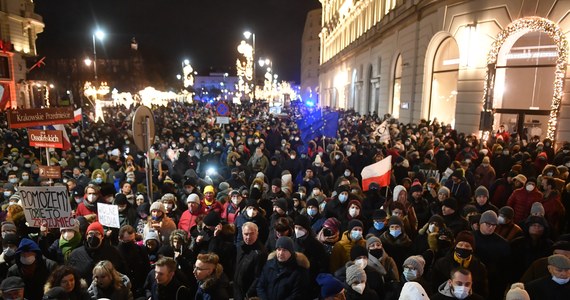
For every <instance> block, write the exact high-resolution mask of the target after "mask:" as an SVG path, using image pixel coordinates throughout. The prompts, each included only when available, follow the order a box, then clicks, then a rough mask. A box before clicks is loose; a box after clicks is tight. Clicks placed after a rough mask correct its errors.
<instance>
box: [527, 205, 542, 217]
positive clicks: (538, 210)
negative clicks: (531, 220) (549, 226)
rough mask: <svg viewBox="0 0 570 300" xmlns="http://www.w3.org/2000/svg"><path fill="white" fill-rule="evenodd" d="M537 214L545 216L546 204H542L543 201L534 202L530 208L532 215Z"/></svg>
mask: <svg viewBox="0 0 570 300" xmlns="http://www.w3.org/2000/svg"><path fill="white" fill-rule="evenodd" d="M535 214H539V215H541V216H544V206H542V203H540V202H534V203H533V204H532V207H531V208H530V215H531V216H532V215H535Z"/></svg>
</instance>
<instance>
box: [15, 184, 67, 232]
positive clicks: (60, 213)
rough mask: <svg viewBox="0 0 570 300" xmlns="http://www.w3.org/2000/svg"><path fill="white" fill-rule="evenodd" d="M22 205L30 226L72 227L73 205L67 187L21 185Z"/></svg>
mask: <svg viewBox="0 0 570 300" xmlns="http://www.w3.org/2000/svg"><path fill="white" fill-rule="evenodd" d="M20 194H21V196H22V206H23V208H24V214H25V216H26V222H28V226H30V227H40V226H42V225H44V226H47V227H48V228H62V227H71V226H73V224H74V218H73V217H72V216H71V205H70V203H69V200H68V197H67V187H65V186H46V187H25V186H22V187H20Z"/></svg>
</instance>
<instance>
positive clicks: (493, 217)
mask: <svg viewBox="0 0 570 300" xmlns="http://www.w3.org/2000/svg"><path fill="white" fill-rule="evenodd" d="M483 223H487V224H493V225H497V224H498V223H499V219H498V218H497V214H496V213H495V212H494V211H492V210H488V211H486V212H484V213H483V214H481V219H479V224H483Z"/></svg>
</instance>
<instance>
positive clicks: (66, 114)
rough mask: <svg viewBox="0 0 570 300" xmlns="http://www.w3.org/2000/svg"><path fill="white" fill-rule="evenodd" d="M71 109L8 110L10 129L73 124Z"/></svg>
mask: <svg viewBox="0 0 570 300" xmlns="http://www.w3.org/2000/svg"><path fill="white" fill-rule="evenodd" d="M73 117H74V116H73V107H71V106H69V107H53V108H41V109H40V108H33V109H17V110H8V123H9V124H10V128H24V127H34V126H46V125H55V124H68V123H73V122H75V121H74V118H73Z"/></svg>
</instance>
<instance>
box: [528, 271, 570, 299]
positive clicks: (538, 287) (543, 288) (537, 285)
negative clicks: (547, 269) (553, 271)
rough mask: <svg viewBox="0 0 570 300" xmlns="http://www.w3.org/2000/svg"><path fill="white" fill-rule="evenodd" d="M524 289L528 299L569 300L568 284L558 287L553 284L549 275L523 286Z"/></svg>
mask: <svg viewBox="0 0 570 300" xmlns="http://www.w3.org/2000/svg"><path fill="white" fill-rule="evenodd" d="M525 288H526V290H527V291H528V294H529V296H530V299H548V300H563V299H570V282H567V283H566V284H562V285H560V284H558V283H556V282H554V281H553V280H552V276H550V275H549V276H546V277H542V278H540V279H537V280H533V281H531V282H529V283H528V284H525Z"/></svg>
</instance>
